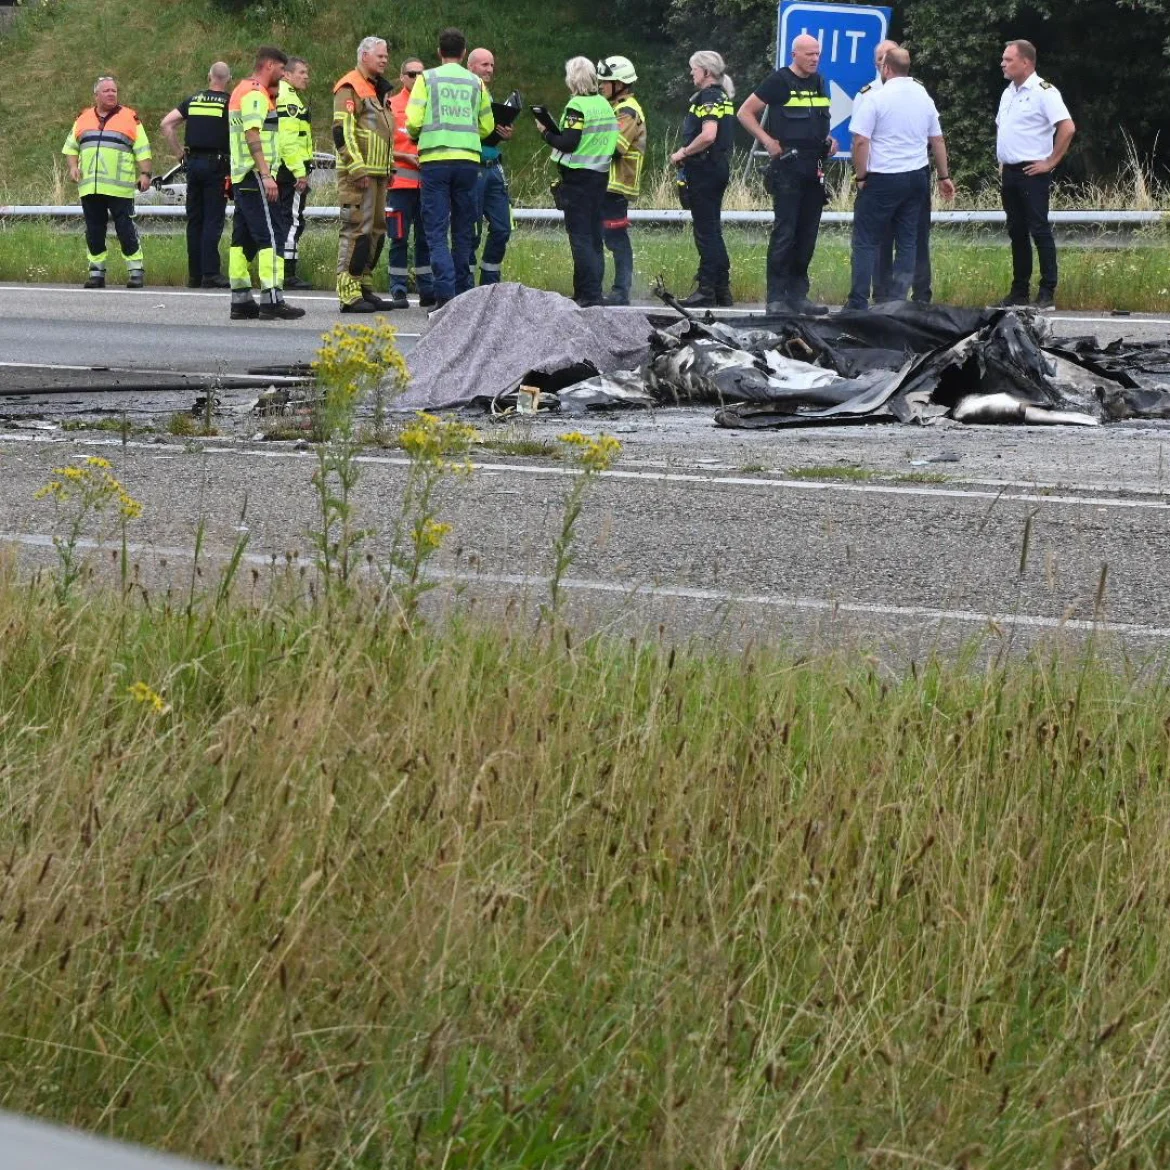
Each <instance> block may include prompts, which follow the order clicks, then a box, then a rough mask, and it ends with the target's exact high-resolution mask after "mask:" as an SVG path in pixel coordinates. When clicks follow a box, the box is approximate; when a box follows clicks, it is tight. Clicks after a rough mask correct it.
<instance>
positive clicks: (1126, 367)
mask: <svg viewBox="0 0 1170 1170" xmlns="http://www.w3.org/2000/svg"><path fill="white" fill-rule="evenodd" d="M479 294H482V295H479ZM465 296H466V297H476V298H477V301H478V302H480V303H477V306H476V308H477V309H478V312H477V313H476V314H475V322H476V323H475V326H474V331H475V336H476V337H478V338H481V339H482V338H483V337H485V336H488V337H493V338H507V337H509V336H515V335H516V323H517V321H522V322H524V324H523V325H522V326H521V328H520V333H521V334H522V335H523V340H522V341H517V343H516V344H514V345H512V346H509V344H508V343H507V342H504V343H502V344H494V345H493V347H492V352H490V353H487V354H485V355H484V358H485V360H484V361H483V362H482V363H479V364H473V365H472V366H471V367H470V369H471V370H473V371H474V374H473V376H469V365H468V362H467V356H466V355H467V353H468V352H469V351H468V349H467V348H465V346H470V347H471V348H472V349H473V350H474V348H475V340H474V338H473V337H470V336H466V335H463V336H461V334H462V333H463V330H464V329H465V328H467V326H466V325H461V324H460V318H462V319H463V320H464V321H466V320H467V314H466V313H465V312H462V311H461V313H460V314H459V317H458V318H457V317H455V316H454V315H452V317H451V318H450V320H449V323H448V322H447V321H444V320H443V319H442V315H439V316H437V317H436V319H435V322H434V325H433V326H432V328H431V330H430V331H428V334H427V335H426V336H425V337H424V338H423V341H422V343H421V344H420V346H419V347H418V349H417V350H416V351H415V353H414V354H413V355H412V356H411V361H410V364H411V367H412V372H413V373H414V375H415V382H414V388H412V390H410V391H408V392H407V395H406V396H405V397H404V398H403V399H402V400H400V402H399V403H398V405H399V406H400V407H402V408H403V409H419V408H420V407H422V408H428V409H436V408H441V407H453V406H479V407H482V408H487V409H493V410H496V411H498V410H500V409H506V408H507V407H508V406H509V405H511V404H513V403H514V402H515V400H516V396H517V392H518V390H519V387H520V386H521V385H522V384H523V385H525V386H535V387H538V388H539V389H540V390H541V392H542V405H544V406H545V407H546V408H551V409H554V410H556V409H559V410H562V411H569V412H574V413H580V412H583V411H585V410H590V409H611V410H612V409H615V408H622V407H627V408H629V407H663V406H703V405H710V406H713V407H715V408H716V409H715V416H714V417H715V422H716V424H717V425H719V426H723V427H752V428H761V427H773V428H779V427H793V426H813V425H815V426H826V425H846V424H849V425H858V424H864V423H888V422H900V423H919V424H929V423H932V422H935V421H937V420H939V419H943V418H949V419H953V420H956V421H959V422H966V423H1023V424H1063V425H1075V426H1096V425H1098V424H1100V423H1105V422H1110V421H1113V420H1118V419H1132V418H1146V419H1164V418H1170V339H1168V340H1166V341H1162V342H1126V341H1117V342H1113V343H1111V344H1109V345H1104V346H1102V345H1099V344H1098V342H1097V341H1096V340H1095V339H1094V338H1092V337H1078V338H1056V337H1055V336H1054V335H1053V333H1052V330H1051V326H1050V324H1049V322H1048V321H1047V319H1046V318H1045V317H1044V316H1043V315H1041V314H1039V313H1037V312H1035V311H1033V310H1029V309H1002V308H995V309H962V308H955V307H952V306H948V305H917V304H912V303H908V302H891V303H888V304H883V305H878V306H876V307H875V308H873V309H871V310H869V311H866V312H856V311H850V310H842V311H841V312H839V313H835V314H832V315H831V316H828V317H803V316H799V315H766V316H765V315H758V314H757V315H751V316H748V315H745V316H742V317H732V318H728V317H724V318H722V319H720V320H715V319H713V318H712V317H711V316H710V315H708V316H707V317H706V319H699V318H698V317H696V316H693V315H688V314H686V313H685V311H683V310H681V309H680V310H678V311H679V313H680V314H681V315H680V316H675V315H673V314H670V315H668V314H665V313H660V314H653V315H650V314H647V315H642V314H638V313H631V312H629V311H628V310H627V311H622V310H613V309H586V310H578V309H576V307H575V306H574V305H573V304H572V302H571V301H566V300H565V298H563V297H559V296H557V295H556V294H553V293H543V292H537V291H536V290H532V289H525V288H522V287H521V286H519V285H493V286H487V287H486V288H481V289H476V290H473V291H472V293H469V294H465ZM464 299H465V298H460V301H461V309H462V308H463V306H462V301H463V300H464ZM665 299H667V301H668V303H669V302H670V298H669V297H667V298H665ZM570 318H572V321H571V325H570V324H568V322H569V319H570ZM566 328H571V329H572V345H571V346H566V345H565V344H564V339H565V333H564V330H565V329H566ZM456 354H458V355H459V359H460V360H459V362H458V367H455V366H454V365H453V364H452V362H451V361H450V358H451V357H453V356H454V355H456ZM631 359H633V360H631ZM436 376H437V378H438V380H437V381H436ZM435 386H440V387H442V389H441V390H439V391H435V390H431V389H425V390H424V389H423V388H424V387H435Z"/></svg>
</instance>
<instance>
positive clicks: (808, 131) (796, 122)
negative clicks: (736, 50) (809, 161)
mask: <svg viewBox="0 0 1170 1170" xmlns="http://www.w3.org/2000/svg"><path fill="white" fill-rule="evenodd" d="M780 72H781V73H782V74H784V80H785V81H787V82H788V87H789V90H790V92H789V95H788V101H787V102H785V103H784V105H782V106H769V107H768V133H769V134H771V135H772V136H773V137H774V138H776V139H777V140H778V141H779V142H780V143H782V144H783V145H784V146H786V147H800V146H819V145H820V144H821V143H822V142H824V141H825V139H826V138H828V137H829V130H830V126H829V122H830V114H829V97H828V94H827V93H826V92H825V83H824V81H823V80H822V78H821V75H820V74H819V73H813V74H811V75H810V76H808V77H798V76H797V75H796V74H795V73H793V72H792V70H791V69H787V68H785V69H781V70H780Z"/></svg>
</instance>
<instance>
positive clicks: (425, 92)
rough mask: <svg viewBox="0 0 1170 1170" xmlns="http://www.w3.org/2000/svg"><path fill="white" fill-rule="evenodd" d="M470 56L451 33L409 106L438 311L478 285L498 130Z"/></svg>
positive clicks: (463, 42) (459, 35) (408, 119)
mask: <svg viewBox="0 0 1170 1170" xmlns="http://www.w3.org/2000/svg"><path fill="white" fill-rule="evenodd" d="M466 52H467V38H466V37H465V36H464V35H463V33H461V32H460V31H459V29H457V28H445V29H444V30H443V31H442V32H441V33H440V34H439V61H440V64H439V66H438V68H436V69H427V70H426V71H425V72H424V73H423V75H422V76H421V77H420V78H419V79H418V80H417V81H416V82H415V83H414V88H413V89H412V90H411V92H410V101H409V102H408V103H407V106H406V130H407V133H408V134H409V135H410V136H411V138H413V139H414V141H415V142H417V143H418V157H419V169H420V170H421V172H422V217H423V228H424V230H425V231H426V233H427V247H428V248H430V252H431V271H432V272H433V274H434V280H435V308H436V309H441V308H442V307H443V306H444V305H445V304H447V302H448V301H450V300H452V299H453V298H454V297H455V296H457V295H458V294H459V293H461V292H466V291H467V290H468V289H469V288H471V256H472V252H473V250H474V247H475V223H476V216H475V212H476V205H475V189H476V186H477V184H478V183H479V165H480V159H481V157H482V149H481V142H482V140H483V139H484V138H487V136H488V135H489V134H491V132H492V131H493V130H494V129H495V125H496V120H495V118H494V117H492V100H491V98H490V97H488V92H487V88H486V87H485V86H484V84H483V82H482V81H480V79H479V78H478V77H476V76H475V74H474V73H472V72H470V71H469V70H467V69H464V67H463V65H462V61H463V56H464V54H465V53H466Z"/></svg>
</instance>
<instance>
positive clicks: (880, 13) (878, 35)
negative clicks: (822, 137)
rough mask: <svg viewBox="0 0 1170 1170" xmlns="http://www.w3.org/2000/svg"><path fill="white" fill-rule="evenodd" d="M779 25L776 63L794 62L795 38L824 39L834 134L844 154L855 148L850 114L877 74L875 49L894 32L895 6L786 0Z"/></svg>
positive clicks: (822, 65)
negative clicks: (866, 86) (892, 19)
mask: <svg viewBox="0 0 1170 1170" xmlns="http://www.w3.org/2000/svg"><path fill="white" fill-rule="evenodd" d="M779 14H780V18H779V21H778V24H777V30H776V68H777V69H779V68H780V67H781V66H782V65H789V64H791V62H792V42H793V41H794V40H796V38H797V37H798V36H800V35H801V34H802V33H808V34H809V35H810V36H814V37H816V38H817V40H818V41H820V43H821V63H820V66H819V67H818V68H819V69H820V73H821V76H822V77H824V79H825V84H826V85H827V86H828V89H829V99H830V105H829V113H830V119H831V122H832V135H833V137H834V138H835V139H836V140H837V146H838V154H837V157H838V158H846V157H848V155H849V154H850V152H851V149H852V144H853V137H852V135H851V134H850V133H849V119H850V118H851V117H852V116H853V102H854V99H855V98H856V97H857V94H858V93H859V92H860V90H861V88H862V86H865V85H868V84H869V83H870V82H871V81H873V80H874V78H875V77H876V76H877V70H876V69H875V68H874V64H873V53H874V50H875V49H876V48H877V47H878V44H879V43H880V42H881V41H884V40H885V39H886V38H887V37H888V36H889V35H890V18H891V17H892V16H893V10H892V9H890V8H874V7H870V6H863V5H858V4H825V3H821V4H816V3H812V2H810V0H781V3H780V9H779Z"/></svg>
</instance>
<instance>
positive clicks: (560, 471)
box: [0, 433, 1170, 512]
mask: <svg viewBox="0 0 1170 1170" xmlns="http://www.w3.org/2000/svg"><path fill="white" fill-rule="evenodd" d="M0 440H8V441H12V442H24V443H30V444H31V443H43V444H46V445H47V444H57V443H60V442H62V438H61V437H59V436H50V435H45V434H43V433H37V434H35V435H22V434H13V433H9V434H0ZM70 441H71V442H72V443H74V444H75V445H77V446H81V447H109V448H122V449H125V448H132V449H135V450H140V451H147V452H149V453H150V454H152V455H154V456H156V457H168V458H169V457H171V456H173V455H174V453H175V452H174V448H173V447H172V448H169V449H168V448H165V447H164V448H160V447H159V445H158V444H156V443H143V442H140V441H137V440H133V441H130V442H126V443H123V442H122V441H121V440H120V439H118V438H111V439H107V438H91V439H77V438H76V437H74V436H72V435H71V436H70ZM202 452H203V453H204V454H207V455H221V456H222V455H227V456H236V457H237V458H239V457H243V458H248V459H295V460H312V459H316V455H315V454H314V453H313V452H312V451H297V450H287V449H284V450H272V451H257V450H255V449H254V448H250V447H213V446H205V447H202ZM356 460H357V462H358V463H365V464H369V465H371V466H380V467H409V466H410V460H409V459H407V458H406V457H405V456H396V455H359V456H357V457H356ZM472 468H473V469H474V470H475V471H480V472H486V473H488V474H506V475H514V476H525V475H527V476H553V477H556V478H562V479H565V478H568V479H571V478H574V477H576V476H578V475H580V474H581V472H580V471H578V470H577V469H576V468H573V467H550V466H547V465H530V464H517V463H472ZM600 474H601V478H602V479H610V480H628V481H640V482H647V483H678V484H694V485H697V486H703V487H751V488H770V489H773V490H782V491H794V492H840V493H844V494H847V495H861V496H910V497H916V498H925V499H951V500H990V501H994V502H998V501H1001V500H1002V501H1005V502H1014V503H1023V504H1071V505H1074V506H1077V507H1094V508H1137V509H1148V510H1153V511H1158V512H1165V511H1170V500H1158V499H1154V500H1150V499H1136V500H1135V499H1127V498H1121V497H1118V496H1100V495H1093V496H1077V495H1067V494H1059V495H1058V494H1056V493H1055V492H1047V491H1031V492H1029V491H1015V492H1009V491H1006V490H1004V489H1001V490H999V491H990V490H981V489H976V490H974V491H963V490H961V489H959V488H943V487H934V486H932V485H929V484H896V483H840V482H834V481H832V480H811V479H776V478H770V479H760V478H757V477H754V476H745V475H697V474H694V473H691V472H676V471H621V470H612V469H611V470H610V471H603V472H601V473H600Z"/></svg>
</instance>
